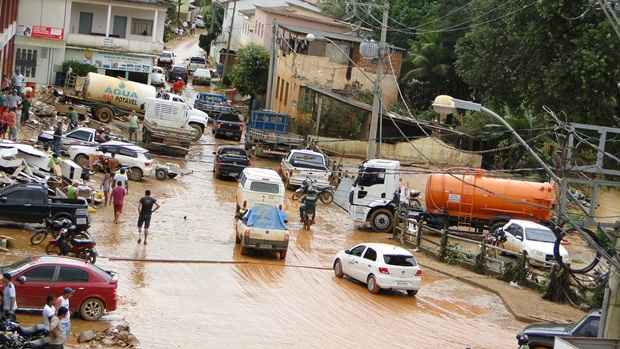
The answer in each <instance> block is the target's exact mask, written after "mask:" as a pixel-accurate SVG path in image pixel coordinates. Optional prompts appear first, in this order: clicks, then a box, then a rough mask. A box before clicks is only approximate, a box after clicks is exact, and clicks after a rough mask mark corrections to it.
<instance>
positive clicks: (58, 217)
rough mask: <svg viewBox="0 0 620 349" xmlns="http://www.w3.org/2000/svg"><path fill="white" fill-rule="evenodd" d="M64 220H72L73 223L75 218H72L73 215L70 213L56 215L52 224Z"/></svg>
mask: <svg viewBox="0 0 620 349" xmlns="http://www.w3.org/2000/svg"><path fill="white" fill-rule="evenodd" d="M64 218H66V219H68V220H70V221H71V222H73V217H71V215H69V214H68V213H56V214H55V215H54V216H53V217H52V222H53V221H58V220H61V219H64ZM74 223H75V222H74Z"/></svg>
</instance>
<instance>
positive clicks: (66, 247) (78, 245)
mask: <svg viewBox="0 0 620 349" xmlns="http://www.w3.org/2000/svg"><path fill="white" fill-rule="evenodd" d="M75 230H77V228H76V227H75V226H74V225H71V226H70V227H63V228H62V229H61V230H60V233H59V234H58V237H57V238H56V239H54V240H52V241H50V242H49V243H48V244H47V247H46V248H45V253H47V254H48V255H59V256H73V257H77V258H80V259H83V260H85V261H86V262H88V263H91V264H95V262H96V261H97V251H96V250H95V246H96V245H97V244H96V243H95V240H93V239H90V238H88V239H77V238H75V237H74V236H73V235H72V234H71V231H75Z"/></svg>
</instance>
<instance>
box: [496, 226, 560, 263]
mask: <svg viewBox="0 0 620 349" xmlns="http://www.w3.org/2000/svg"><path fill="white" fill-rule="evenodd" d="M501 229H502V231H503V233H504V234H505V236H506V241H505V242H504V248H505V249H507V250H510V251H514V252H517V253H521V252H526V253H527V255H528V257H530V262H534V263H533V264H538V265H545V264H547V263H554V260H555V257H554V256H553V247H554V245H555V241H556V237H555V234H554V233H553V232H552V231H551V229H549V228H547V227H545V226H544V225H540V224H538V223H534V222H530V221H526V220H521V219H511V220H509V221H508V223H506V225H504V226H503V227H502V228H501ZM560 256H561V257H562V261H563V262H564V263H570V258H569V256H568V251H566V249H565V248H564V246H561V245H560Z"/></svg>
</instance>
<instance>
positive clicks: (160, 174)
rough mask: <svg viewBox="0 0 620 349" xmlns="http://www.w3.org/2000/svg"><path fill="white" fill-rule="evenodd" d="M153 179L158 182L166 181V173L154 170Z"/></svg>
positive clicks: (162, 170) (161, 169)
mask: <svg viewBox="0 0 620 349" xmlns="http://www.w3.org/2000/svg"><path fill="white" fill-rule="evenodd" d="M155 178H157V179H159V180H160V181H164V180H166V178H168V171H166V170H165V169H163V168H158V169H157V170H155Z"/></svg>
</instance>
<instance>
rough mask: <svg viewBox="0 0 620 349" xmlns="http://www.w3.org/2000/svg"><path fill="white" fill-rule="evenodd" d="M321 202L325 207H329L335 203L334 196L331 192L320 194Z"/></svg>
mask: <svg viewBox="0 0 620 349" xmlns="http://www.w3.org/2000/svg"><path fill="white" fill-rule="evenodd" d="M319 200H321V202H322V203H324V204H325V205H329V204H331V203H332V202H334V194H333V193H332V192H331V191H329V190H326V191H324V192H322V193H321V194H319Z"/></svg>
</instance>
